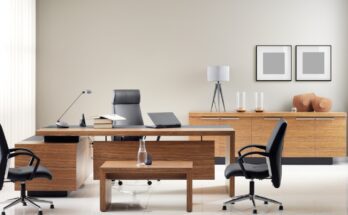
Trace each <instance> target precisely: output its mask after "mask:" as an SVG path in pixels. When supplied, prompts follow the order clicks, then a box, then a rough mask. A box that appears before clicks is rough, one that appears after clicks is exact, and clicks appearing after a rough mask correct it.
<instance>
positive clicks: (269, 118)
mask: <svg viewBox="0 0 348 215" xmlns="http://www.w3.org/2000/svg"><path fill="white" fill-rule="evenodd" d="M263 119H264V120H280V119H281V118H279V117H264V118H263Z"/></svg>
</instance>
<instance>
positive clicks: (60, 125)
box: [56, 90, 92, 128]
mask: <svg viewBox="0 0 348 215" xmlns="http://www.w3.org/2000/svg"><path fill="white" fill-rule="evenodd" d="M91 93H92V91H91V90H84V91H82V92H81V93H80V94H79V95H78V96H77V98H76V99H75V100H74V101H73V102H72V103H71V104H70V105H69V107H68V108H67V109H66V110H65V111H64V113H63V114H62V115H61V116H60V117H59V118H58V120H57V122H56V125H57V128H69V124H68V123H67V122H64V121H60V119H61V118H62V117H63V116H64V115H65V113H66V112H68V110H69V109H70V108H71V107H72V106H73V105H74V104H75V102H76V101H77V100H78V99H79V98H80V97H81V96H82V95H83V94H91ZM83 118H84V117H83Z"/></svg>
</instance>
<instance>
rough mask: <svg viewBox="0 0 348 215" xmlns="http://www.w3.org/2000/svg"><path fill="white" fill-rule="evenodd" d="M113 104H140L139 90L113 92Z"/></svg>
mask: <svg viewBox="0 0 348 215" xmlns="http://www.w3.org/2000/svg"><path fill="white" fill-rule="evenodd" d="M114 94H115V96H114V102H113V104H114V105H116V104H140V91H139V90H114Z"/></svg>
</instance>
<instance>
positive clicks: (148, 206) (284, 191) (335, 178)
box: [0, 164, 348, 215]
mask: <svg viewBox="0 0 348 215" xmlns="http://www.w3.org/2000/svg"><path fill="white" fill-rule="evenodd" d="M223 170H224V166H221V165H218V166H216V174H217V175H218V177H217V179H215V180H214V181H194V183H193V187H194V196H193V203H194V205H193V212H192V213H191V214H206V215H214V214H236V215H239V214H252V213H251V212H252V207H251V202H249V201H246V202H241V203H237V204H236V205H234V206H231V207H228V209H227V211H222V210H221V206H222V203H223V202H224V201H226V200H228V199H229V198H228V196H227V193H226V190H225V187H224V184H225V180H224V177H223ZM347 185H348V165H347V164H340V165H327V166H326V165H325V166H309V165H307V166H283V181H282V185H281V187H280V188H279V189H274V188H273V187H272V185H271V182H270V181H269V180H265V181H256V193H257V194H259V195H264V196H267V197H269V198H274V199H276V200H278V201H281V202H283V205H284V211H283V212H280V211H278V207H277V206H275V205H272V204H269V205H263V203H262V202H257V204H258V211H259V214H284V215H285V214H294V215H295V214H296V215H306V214H315V215H321V214H325V215H329V214H333V215H340V214H348V198H347V196H348V189H347ZM185 187H186V185H185V182H184V181H160V182H157V181H154V183H153V185H152V186H151V187H148V186H147V185H146V182H145V181H127V182H125V185H124V186H123V187H122V188H120V187H118V186H115V188H114V190H113V201H114V202H115V203H114V204H113V206H112V208H111V211H110V212H105V213H101V212H99V196H98V195H99V190H98V188H99V182H98V181H93V180H92V179H91V178H90V179H89V180H88V181H87V182H86V184H85V186H84V187H82V188H81V189H80V190H79V191H77V192H73V193H71V195H70V196H69V197H68V198H52V200H53V201H54V202H55V207H56V208H55V209H54V210H50V209H49V206H48V205H47V206H44V210H43V212H44V214H56V215H58V214H67V215H77V214H79V215H80V214H81V215H90V214H91V215H92V214H93V215H94V214H158V215H164V214H170V215H176V214H186V212H185V208H186V205H185V204H186V202H185V192H186V191H185ZM132 190H133V191H137V193H136V194H135V195H132V194H129V193H125V191H132ZM120 191H122V192H120ZM247 192H248V181H247V180H244V179H242V178H238V179H237V180H236V194H237V195H239V194H246V193H247ZM16 195H18V193H17V192H13V185H12V184H6V186H5V188H4V189H3V190H2V191H0V201H3V200H5V199H8V198H12V197H16ZM1 206H2V205H1ZM6 214H16V215H19V214H20V215H27V214H37V212H36V210H35V209H33V208H31V207H22V206H20V205H18V206H16V207H15V208H14V209H9V210H8V211H7V213H6Z"/></svg>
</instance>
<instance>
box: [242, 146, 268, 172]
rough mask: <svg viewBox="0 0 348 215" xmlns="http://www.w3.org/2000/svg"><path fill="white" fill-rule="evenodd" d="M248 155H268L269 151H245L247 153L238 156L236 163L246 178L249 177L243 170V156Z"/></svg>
mask: <svg viewBox="0 0 348 215" xmlns="http://www.w3.org/2000/svg"><path fill="white" fill-rule="evenodd" d="M250 155H261V156H264V157H269V153H267V152H247V153H245V154H243V155H241V156H240V157H239V158H238V163H239V166H240V168H241V169H242V172H243V174H244V177H246V178H250V177H249V175H248V173H247V172H246V171H245V167H244V158H245V157H248V156H250Z"/></svg>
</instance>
